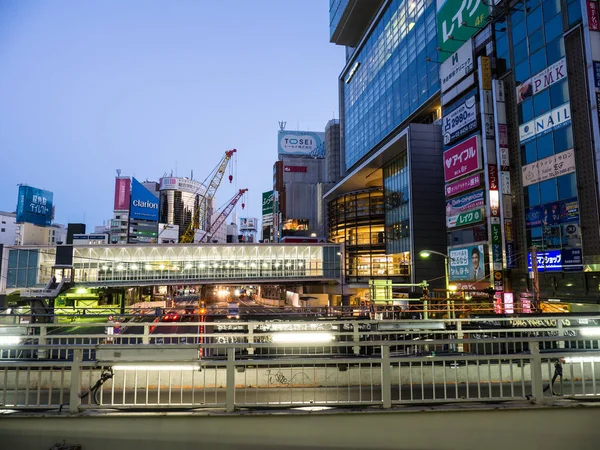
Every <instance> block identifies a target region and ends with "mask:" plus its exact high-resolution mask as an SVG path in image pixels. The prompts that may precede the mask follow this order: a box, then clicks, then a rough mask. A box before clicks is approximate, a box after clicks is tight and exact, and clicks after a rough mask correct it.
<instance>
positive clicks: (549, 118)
mask: <svg viewBox="0 0 600 450" xmlns="http://www.w3.org/2000/svg"><path fill="white" fill-rule="evenodd" d="M570 123H571V107H570V104H569V102H567V103H565V104H564V105H562V106H559V107H558V108H555V109H553V110H552V111H550V112H548V113H546V114H543V115H541V116H538V117H536V118H535V119H533V120H531V121H529V122H527V123H524V124H523V125H519V141H520V142H521V144H524V143H525V142H528V141H530V140H532V139H533V138H535V137H536V136H541V135H544V134H546V133H549V132H550V131H552V130H555V129H557V128H560V127H564V126H567V125H569V124H570Z"/></svg>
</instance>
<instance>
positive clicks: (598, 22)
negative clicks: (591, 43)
mask: <svg viewBox="0 0 600 450" xmlns="http://www.w3.org/2000/svg"><path fill="white" fill-rule="evenodd" d="M587 12H588V24H589V26H590V30H591V31H600V18H599V16H598V3H597V2H595V1H592V0H587Z"/></svg>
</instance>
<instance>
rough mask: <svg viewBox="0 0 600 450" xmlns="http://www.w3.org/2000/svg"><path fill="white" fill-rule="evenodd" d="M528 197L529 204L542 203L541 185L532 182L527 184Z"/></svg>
mask: <svg viewBox="0 0 600 450" xmlns="http://www.w3.org/2000/svg"><path fill="white" fill-rule="evenodd" d="M527 199H528V200H529V202H528V203H529V206H536V205H539V204H540V186H539V184H537V183H536V184H532V185H531V186H527Z"/></svg>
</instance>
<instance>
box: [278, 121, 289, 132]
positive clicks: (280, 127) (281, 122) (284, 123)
mask: <svg viewBox="0 0 600 450" xmlns="http://www.w3.org/2000/svg"><path fill="white" fill-rule="evenodd" d="M286 125H287V122H284V121H283V120H280V121H279V129H280V130H281V131H283V130H285V126H286Z"/></svg>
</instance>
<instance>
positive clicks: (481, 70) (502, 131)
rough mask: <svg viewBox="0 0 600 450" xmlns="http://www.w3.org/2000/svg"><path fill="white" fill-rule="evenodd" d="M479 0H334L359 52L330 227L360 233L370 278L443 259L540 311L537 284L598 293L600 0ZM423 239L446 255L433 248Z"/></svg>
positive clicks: (355, 250) (342, 84)
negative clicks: (430, 253) (426, 253)
mask: <svg viewBox="0 0 600 450" xmlns="http://www.w3.org/2000/svg"><path fill="white" fill-rule="evenodd" d="M469 5H470V6H469V7H465V2H460V1H456V2H455V1H450V0H446V1H443V0H437V1H436V2H432V1H427V0H414V1H410V2H409V1H403V0H381V1H372V2H371V1H370V2H362V1H359V0H331V1H330V31H331V41H332V42H334V43H336V44H339V45H344V46H346V57H347V59H346V65H345V67H344V69H343V71H342V74H341V76H340V78H339V91H340V128H341V146H342V152H341V154H340V159H341V166H342V169H341V172H342V176H343V178H342V180H341V181H340V182H339V183H337V185H336V186H335V188H333V189H332V190H330V191H329V192H328V193H326V194H325V196H324V198H325V200H326V201H327V202H328V206H329V211H330V220H329V223H330V230H331V231H330V238H331V239H333V240H336V241H338V242H341V241H345V242H346V261H345V263H346V270H347V275H348V277H349V280H350V282H352V281H353V279H354V280H355V281H356V282H357V284H360V282H361V281H363V280H365V279H367V278H373V277H377V276H378V275H379V274H381V275H382V276H392V278H397V276H396V275H394V274H395V273H396V274H397V273H408V274H409V276H408V277H406V278H405V279H407V280H408V279H410V280H412V281H413V282H414V281H418V280H420V279H431V278H432V277H437V278H441V279H443V278H445V277H440V275H442V274H443V273H444V267H443V263H444V260H445V261H447V263H448V280H447V282H448V283H449V284H454V285H456V286H457V287H458V289H459V290H466V291H469V290H470V291H471V292H473V291H475V292H481V291H483V290H484V289H485V290H488V288H493V291H495V298H496V307H497V311H499V312H512V311H514V310H515V308H517V307H518V308H521V310H523V311H527V310H528V308H529V307H530V306H531V303H530V298H531V294H532V293H533V294H534V295H538V294H539V295H540V296H541V299H544V298H554V299H563V300H569V299H570V300H571V301H572V302H573V303H575V302H583V303H585V302H586V301H588V300H593V301H596V300H597V296H598V289H599V288H600V275H598V272H600V213H599V211H600V188H599V187H598V186H600V184H599V183H598V178H599V176H600V169H599V165H598V161H600V148H599V147H598V142H600V121H599V119H598V114H597V111H598V110H599V109H600V57H597V56H596V55H600V16H599V8H598V3H597V2H595V1H587V0H586V1H583V0H556V1H554V0H552V1H539V0H537V1H506V0H504V1H503V0H497V1H494V2H484V1H481V2H472V4H471V3H469ZM597 60H598V61H597ZM438 124H441V129H440V128H439V126H438ZM420 146H425V147H427V148H428V150H427V151H423V150H422V149H421V148H420ZM440 189H441V198H440ZM377 195H379V196H381V197H382V201H381V202H378V201H377V200H376V199H377ZM380 203H381V204H382V206H381V208H380V209H378V207H377V206H374V208H375V209H374V211H377V213H376V214H370V215H369V219H368V220H367V219H366V216H365V219H364V221H363V222H362V223H361V222H360V221H359V220H358V218H359V217H360V216H361V213H359V212H358V211H362V210H364V209H365V208H367V207H368V208H373V206H372V205H373V204H374V205H378V204H380ZM359 205H361V206H359ZM354 211H357V212H354ZM363 214H364V213H363ZM382 217H383V219H382ZM426 218H428V220H423V219H426ZM440 218H441V219H442V222H441V223H440ZM444 219H445V224H444ZM345 224H347V225H345ZM367 224H368V227H367ZM382 227H383V228H384V230H385V232H384V234H383V240H384V242H385V261H391V266H390V265H388V269H387V270H388V272H387V273H386V269H385V268H382V266H381V263H380V261H382V260H383V259H384V257H383V256H381V255H382V253H381V252H382V249H381V248H380V247H383V244H382V243H381V236H382V235H381V234H380V230H381V229H382ZM367 228H368V230H367ZM353 229H354V231H352V230H353ZM361 230H362V231H361ZM373 230H375V232H376V233H375V234H373ZM368 233H370V237H369V238H367V236H368ZM360 234H362V235H363V236H364V237H363V239H362V242H363V248H360V247H359V246H358V242H361V239H360V238H355V237H354V236H355V235H360ZM440 237H445V239H440ZM378 246H379V247H378ZM425 249H427V250H434V251H437V252H440V253H442V254H445V255H446V256H445V257H441V258H438V259H437V260H434V259H429V260H421V259H419V258H418V254H419V252H420V251H421V250H425ZM361 252H362V253H361ZM375 256H376V257H375ZM399 257H400V258H399ZM532 259H535V260H536V261H537V273H539V282H538V283H536V282H532V281H531V280H532V277H533V272H534V269H533V266H534V264H533V263H532ZM396 260H398V262H399V263H401V262H402V261H407V262H408V266H409V267H408V269H409V270H408V272H407V271H406V270H400V271H398V270H397V269H396ZM436 262H439V263H440V264H439V265H437V266H435V265H434V264H435V263H436ZM377 264H379V267H377ZM357 268H358V269H357ZM390 269H391V272H390V271H389V270H390ZM357 272H358V273H363V274H364V275H365V278H361V277H360V276H357V275H358V273H357ZM538 286H539V292H538Z"/></svg>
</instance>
